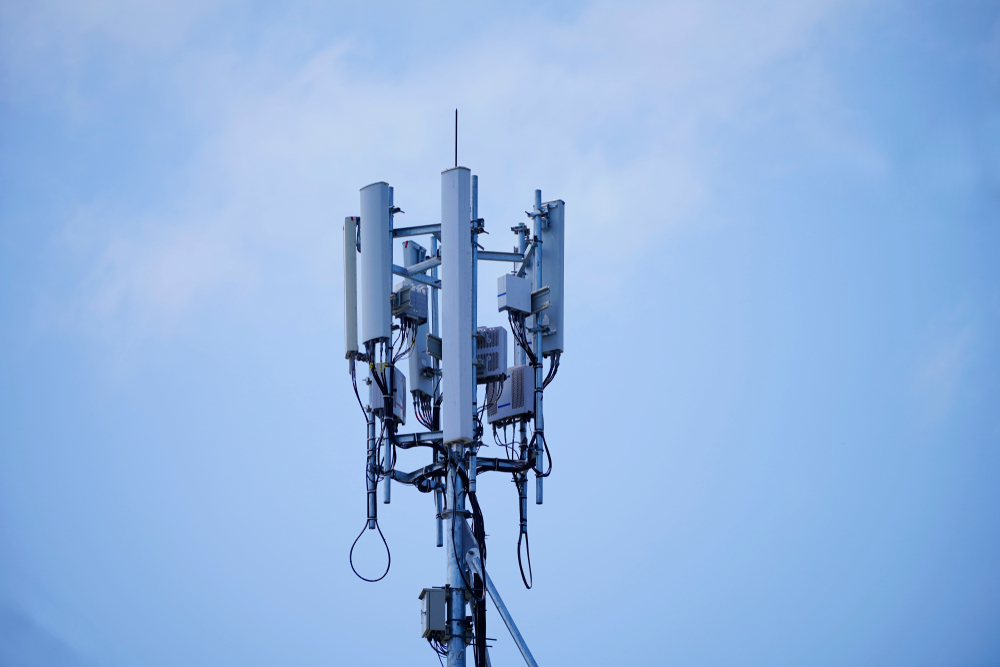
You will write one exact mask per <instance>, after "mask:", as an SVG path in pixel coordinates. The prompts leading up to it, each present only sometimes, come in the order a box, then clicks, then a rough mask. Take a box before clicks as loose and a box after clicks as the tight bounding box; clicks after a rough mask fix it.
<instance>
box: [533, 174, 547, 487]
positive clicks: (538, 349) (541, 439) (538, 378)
mask: <svg viewBox="0 0 1000 667" xmlns="http://www.w3.org/2000/svg"><path fill="white" fill-rule="evenodd" d="M534 213H535V215H534V236H535V243H539V244H540V243H541V242H542V224H543V222H542V191H541V190H535V210H534ZM532 264H533V265H534V269H535V271H534V274H535V276H534V277H535V284H534V286H533V287H534V289H536V290H539V289H541V288H542V287H543V286H544V283H543V282H542V248H541V247H538V248H537V249H536V250H535V255H534V257H533V258H532ZM539 319H540V318H539V316H538V315H534V316H533V317H532V318H531V322H532V326H533V328H534V329H535V340H534V347H535V359H537V366H536V367H535V447H536V448H537V450H536V454H535V504H536V505H541V504H542V497H543V496H542V484H543V482H544V480H545V478H544V477H542V471H543V470H544V467H543V459H544V453H545V449H544V447H545V444H544V443H545V419H544V417H543V416H542V384H543V382H544V379H545V378H544V377H543V376H542V328H541V327H540V326H539Z"/></svg>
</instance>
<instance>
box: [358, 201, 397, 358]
mask: <svg viewBox="0 0 1000 667" xmlns="http://www.w3.org/2000/svg"><path fill="white" fill-rule="evenodd" d="M391 298H392V228H391V223H390V220H389V184H388V183H385V182H379V183H372V184H371V185H369V186H367V187H364V188H362V189H361V303H362V308H361V342H363V343H367V342H369V341H373V340H381V339H388V338H389V337H390V336H392V304H391V303H390V299H391Z"/></svg>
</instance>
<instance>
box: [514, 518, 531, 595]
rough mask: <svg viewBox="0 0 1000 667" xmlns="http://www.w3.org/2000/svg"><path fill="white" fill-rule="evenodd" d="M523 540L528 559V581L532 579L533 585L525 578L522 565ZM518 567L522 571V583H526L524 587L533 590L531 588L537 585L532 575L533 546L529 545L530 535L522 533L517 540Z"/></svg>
mask: <svg viewBox="0 0 1000 667" xmlns="http://www.w3.org/2000/svg"><path fill="white" fill-rule="evenodd" d="M521 538H524V551H525V555H527V557H528V579H531V583H530V584H529V583H528V579H525V578H524V565H522V564H521ZM517 567H518V568H520V570H521V581H523V582H524V587H525V588H527V589H529V590H530V589H531V586H532V585H533V584H534V583H535V577H534V575H533V574H532V573H531V545H530V544H528V533H527V532H524V533H521V534H520V535H519V536H518V538H517Z"/></svg>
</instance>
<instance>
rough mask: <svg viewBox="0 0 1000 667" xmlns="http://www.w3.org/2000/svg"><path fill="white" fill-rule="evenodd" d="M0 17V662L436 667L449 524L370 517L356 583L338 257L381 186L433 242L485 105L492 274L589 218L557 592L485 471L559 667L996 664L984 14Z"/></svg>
mask: <svg viewBox="0 0 1000 667" xmlns="http://www.w3.org/2000/svg"><path fill="white" fill-rule="evenodd" d="M0 26H2V27H0V31H2V34H0V67H2V77H3V78H2V85H0V225H2V234H0V662H2V663H4V664H16V665H72V666H77V665H87V666H115V665H133V664H148V665H177V664H187V665H217V664H245V665H272V664H297V665H312V664H317V665H318V664H331V663H334V664H337V663H340V662H346V661H348V660H364V661H366V663H367V664H398V663H399V662H400V661H403V660H405V661H407V662H408V663H409V664H427V665H432V664H436V658H435V656H434V655H433V653H432V652H431V651H430V649H429V648H428V647H427V646H426V644H425V643H424V641H423V640H421V639H420V638H419V616H418V602H417V599H416V596H417V594H418V593H419V591H420V589H421V588H423V587H424V586H433V585H441V584H443V583H444V556H443V553H442V551H441V550H439V549H436V548H435V547H434V522H433V508H432V504H431V500H430V499H429V498H428V497H427V496H423V495H420V494H417V493H415V492H412V491H411V490H408V489H400V488H397V489H395V493H394V500H393V503H392V504H391V505H389V506H388V507H386V506H380V517H381V523H382V526H383V530H384V531H385V533H386V537H387V539H388V541H389V545H390V547H391V548H392V554H393V566H392V570H391V572H390V574H389V575H388V577H387V578H386V579H385V580H384V581H382V582H381V583H379V584H375V585H370V584H365V583H363V582H361V581H359V580H357V579H356V578H355V577H354V575H353V574H352V573H351V571H350V568H349V567H348V564H347V551H348V548H349V547H350V544H351V541H352V540H353V539H354V536H355V535H356V534H357V531H358V530H359V529H360V528H361V524H362V523H363V520H364V511H365V509H364V471H363V466H364V424H363V422H362V421H361V419H360V416H359V415H358V412H357V407H356V403H355V401H354V396H353V392H352V390H351V388H350V382H349V377H348V375H347V368H346V363H345V362H344V360H343V359H342V350H343V340H342V335H343V334H342V315H341V308H342V283H341V277H340V270H341V269H340V260H339V257H340V252H341V249H340V240H339V237H338V234H339V231H340V226H341V223H342V220H343V217H344V216H345V215H353V214H357V212H358V190H359V188H361V187H363V186H364V185H366V184H368V183H371V182H373V181H377V180H386V181H388V182H389V183H390V184H392V185H393V186H394V187H395V193H396V202H397V203H398V204H399V205H401V206H402V208H403V209H404V210H405V211H406V214H405V215H404V216H401V217H402V221H401V222H403V223H404V224H418V223H421V222H433V221H436V220H438V216H439V201H440V199H439V187H440V185H439V173H440V171H441V170H442V169H445V168H447V167H449V166H451V164H452V159H453V158H452V150H453V146H452V139H451V132H452V113H453V110H454V109H455V108H456V107H458V108H459V109H460V118H461V121H460V140H459V161H460V162H461V163H462V164H463V165H466V166H468V167H470V168H471V169H472V170H473V172H474V173H476V174H478V175H479V177H480V191H481V207H480V212H481V214H482V215H483V216H484V217H485V219H486V224H487V229H488V230H489V231H490V232H491V233H490V235H489V236H487V237H486V239H487V240H486V244H487V246H488V247H489V248H491V249H507V246H508V245H510V244H511V243H512V242H513V237H512V236H508V235H507V229H508V228H509V227H510V226H511V225H513V224H516V223H517V222H518V221H519V220H522V219H524V218H523V211H524V210H525V209H526V208H528V207H529V206H530V205H531V202H532V197H533V191H534V189H535V188H541V189H542V191H543V196H544V197H545V198H546V199H554V198H560V199H563V200H565V201H566V202H567V248H568V252H569V258H568V261H567V284H568V288H567V304H566V317H567V351H566V354H565V356H564V359H563V364H562V367H561V370H560V373H559V377H558V379H557V381H556V382H555V383H554V384H553V385H551V386H550V389H549V391H547V393H546V407H547V414H546V417H547V419H546V422H547V423H546V426H547V429H546V430H547V435H548V437H549V439H550V445H551V447H552V454H553V458H554V464H555V469H554V472H553V475H552V477H550V478H549V480H548V483H547V486H546V502H545V505H543V506H542V507H536V506H535V505H534V504H532V505H531V506H530V507H529V522H530V523H529V525H530V530H531V540H532V547H533V552H532V555H533V567H534V572H535V578H536V586H535V588H534V589H533V590H531V591H525V590H524V589H523V587H522V586H521V584H520V580H519V579H520V578H519V575H518V573H517V561H516V554H515V544H516V536H517V509H516V493H515V491H514V489H513V487H512V485H511V484H509V482H508V480H507V479H505V478H503V477H502V476H496V477H492V478H491V477H486V478H484V479H483V480H481V483H480V496H481V498H482V503H483V508H484V512H485V514H486V527H487V532H488V533H489V535H490V537H489V545H490V562H489V564H490V570H491V573H492V577H493V578H494V580H495V581H496V583H497V586H498V587H499V588H500V590H501V592H502V593H503V594H504V596H505V598H506V599H507V600H508V603H509V606H510V607H511V610H512V612H513V613H514V615H515V618H516V619H517V620H518V623H519V624H520V625H521V626H522V631H523V633H524V635H525V638H526V640H527V641H528V643H529V645H530V646H531V647H532V650H533V652H534V653H535V655H536V657H537V658H538V659H539V662H540V663H541V664H548V665H552V664H567V665H568V664H665V665H666V664H670V665H673V664H677V665H711V666H714V665H727V666H731V665H768V666H773V665H816V666H827V665H830V666H833V665H845V664H851V665H879V666H883V665H907V666H914V667H937V666H943V665H949V666H952V665H957V666H968V667H978V666H985V665H995V664H997V663H998V662H1000V632H998V629H1000V565H998V564H1000V485H998V484H997V482H996V480H997V479H998V475H1000V409H998V408H1000V269H998V266H1000V261H998V257H1000V226H998V225H1000V9H998V7H997V5H996V4H995V3H987V2H982V3H977V2H958V3H926V2H881V3H877V2H854V1H850V2H837V1H832V0H831V1H829V2H812V3H800V2H789V1H784V0H775V1H773V2H761V3H741V4H734V3H715V2H698V3H695V2H665V3H627V2H616V3H591V4H587V3H527V2H523V3H516V2H509V3H504V4H503V6H502V7H501V6H500V5H499V4H486V3H474V2H470V3H464V4H461V5H455V4H449V3H443V2H442V3H425V4H418V3H365V4H363V5H362V4H355V5H346V6H338V5H335V4H333V3H301V4H297V5H292V4H282V3H256V4H253V3H234V2H210V1H209V2H206V1H202V2H197V3H195V2H149V3H118V2H110V1H109V2H93V3H86V4H84V3H61V2H35V3H6V4H4V6H3V7H2V8H0ZM481 282H482V284H483V291H482V293H481V295H480V296H481V299H480V312H481V314H482V315H481V321H483V322H485V323H490V324H493V323H499V322H500V321H501V320H500V318H499V317H498V315H497V314H496V313H493V312H492V308H491V306H492V299H491V294H490V284H491V282H490V279H489V278H488V275H487V274H484V279H483V280H482V281H481ZM421 463H422V460H421V457H420V455H413V456H409V457H406V458H404V459H403V464H404V465H412V466H414V467H416V466H417V465H419V464H421ZM377 546H378V545H376V544H374V543H368V542H363V543H362V544H361V547H360V548H361V554H360V556H361V563H362V566H365V565H366V564H367V566H368V567H371V568H372V569H377V568H378V566H379V564H380V563H381V561H380V560H379V559H380V558H383V557H384V556H383V555H382V554H380V553H379V551H378V549H377ZM489 618H490V621H489V622H490V623H491V624H492V625H491V627H492V628H493V630H491V632H490V636H493V637H497V640H498V641H497V642H496V647H495V649H494V651H493V657H494V660H495V664H518V661H519V660H520V658H519V657H518V656H517V653H516V649H514V647H513V644H512V642H511V641H510V639H509V637H508V636H507V634H506V632H505V631H504V629H503V627H502V625H501V624H500V622H499V619H498V618H497V617H496V616H495V614H493V613H492V611H491V612H490V617H489Z"/></svg>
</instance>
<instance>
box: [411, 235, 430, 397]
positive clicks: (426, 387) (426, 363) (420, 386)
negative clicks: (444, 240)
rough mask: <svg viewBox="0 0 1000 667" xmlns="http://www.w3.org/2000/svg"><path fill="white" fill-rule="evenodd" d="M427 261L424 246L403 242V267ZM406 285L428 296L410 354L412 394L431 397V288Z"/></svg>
mask: <svg viewBox="0 0 1000 667" xmlns="http://www.w3.org/2000/svg"><path fill="white" fill-rule="evenodd" d="M425 259H427V250H426V249H425V248H424V247H423V246H422V245H420V244H419V243H417V242H416V241H414V240H412V239H407V240H406V241H403V266H405V267H406V268H407V269H409V268H410V267H412V266H414V265H416V264H419V263H420V262H422V261H424V260H425ZM424 275H426V274H424ZM406 283H407V284H409V285H410V286H411V288H414V287H415V288H417V289H418V290H422V291H423V292H424V294H425V295H426V296H425V299H426V300H427V304H426V306H427V307H425V308H424V310H425V311H427V313H428V314H426V315H424V318H425V319H424V323H423V324H420V325H419V326H417V337H416V339H414V341H413V350H412V351H411V352H410V358H409V362H410V373H409V378H410V393H411V394H413V395H414V396H419V395H420V394H424V395H425V396H428V397H430V396H433V395H434V382H435V373H434V359H433V358H432V357H431V355H430V354H428V353H427V333H428V330H429V327H428V325H427V321H426V318H427V317H429V313H430V310H429V305H430V299H429V297H430V288H428V287H426V286H424V285H418V284H416V283H414V282H413V281H412V280H410V279H407V280H406Z"/></svg>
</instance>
